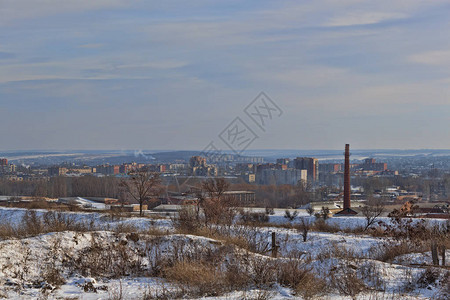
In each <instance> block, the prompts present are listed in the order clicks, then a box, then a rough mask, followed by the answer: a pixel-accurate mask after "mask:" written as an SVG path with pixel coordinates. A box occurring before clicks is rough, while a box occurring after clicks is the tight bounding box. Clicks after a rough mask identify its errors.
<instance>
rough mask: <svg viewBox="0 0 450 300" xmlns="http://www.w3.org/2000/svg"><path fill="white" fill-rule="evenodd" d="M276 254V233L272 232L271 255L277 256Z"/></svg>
mask: <svg viewBox="0 0 450 300" xmlns="http://www.w3.org/2000/svg"><path fill="white" fill-rule="evenodd" d="M277 255H278V246H277V241H276V234H275V232H272V257H275V258H276V257H277Z"/></svg>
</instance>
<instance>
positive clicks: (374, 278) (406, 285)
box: [0, 208, 450, 299]
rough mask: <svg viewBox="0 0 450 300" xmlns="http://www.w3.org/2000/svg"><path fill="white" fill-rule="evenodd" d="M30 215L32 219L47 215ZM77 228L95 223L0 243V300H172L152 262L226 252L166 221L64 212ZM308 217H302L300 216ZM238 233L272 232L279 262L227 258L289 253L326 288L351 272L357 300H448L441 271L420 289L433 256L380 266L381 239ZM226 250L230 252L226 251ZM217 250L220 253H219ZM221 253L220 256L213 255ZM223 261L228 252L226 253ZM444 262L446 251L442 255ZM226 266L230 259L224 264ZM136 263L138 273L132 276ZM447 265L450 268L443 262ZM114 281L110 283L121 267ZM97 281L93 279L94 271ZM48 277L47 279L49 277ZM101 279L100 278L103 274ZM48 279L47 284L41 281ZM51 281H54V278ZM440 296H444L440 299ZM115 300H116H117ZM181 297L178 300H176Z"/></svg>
mask: <svg viewBox="0 0 450 300" xmlns="http://www.w3.org/2000/svg"><path fill="white" fill-rule="evenodd" d="M26 212H27V210H26V209H18V208H0V223H3V224H5V223H9V224H12V225H19V224H20V222H21V220H22V218H23V216H24V215H25V213H26ZM46 212H47V211H45V210H36V214H37V215H38V216H42V215H44V214H45V213H46ZM64 214H66V215H67V216H71V217H72V218H73V219H74V220H76V221H77V222H86V223H93V224H95V227H96V231H94V232H74V231H65V232H54V233H47V234H42V235H38V236H34V237H28V238H22V239H7V240H3V241H0V297H4V298H8V299H38V298H45V297H48V298H50V299H144V297H145V296H146V297H147V299H150V298H151V297H150V296H149V295H151V296H152V297H153V298H154V299H156V298H159V297H163V296H165V297H168V298H172V297H170V295H172V296H173V295H176V294H171V292H172V291H176V290H177V289H178V287H179V286H178V285H177V284H175V283H173V282H170V281H167V280H166V279H164V278H160V277H154V276H153V271H152V270H154V268H155V266H154V265H155V263H156V262H157V261H158V260H159V259H162V258H168V259H172V260H173V259H180V258H178V256H181V257H184V256H187V257H195V256H198V255H200V254H201V255H216V253H217V252H215V251H219V250H221V249H222V250H223V249H225V248H224V247H225V246H226V245H225V244H224V242H223V241H219V240H215V239H211V238H207V237H201V236H194V235H185V234H175V233H174V229H173V226H172V222H171V220H170V219H150V218H138V217H135V218H121V219H114V218H112V217H111V216H110V215H108V214H101V213H88V212H64ZM302 215H303V216H305V217H306V213H305V214H302ZM270 221H272V222H274V223H276V224H280V223H286V222H289V221H288V220H287V219H286V218H284V211H281V210H280V211H276V212H275V214H274V215H273V216H270ZM327 222H330V223H331V224H338V225H339V226H341V227H342V228H344V227H345V226H350V227H355V226H360V225H362V224H364V220H363V219H362V218H355V217H352V218H343V217H339V218H330V219H329V220H328V221H327ZM120 225H133V226H134V227H135V228H137V229H139V230H140V231H141V232H140V233H139V234H138V235H137V236H134V235H131V234H130V233H118V232H115V231H114V229H115V228H118V226H120ZM149 228H157V229H159V230H160V231H161V230H162V231H163V232H165V233H164V234H161V233H160V234H158V235H149V234H144V233H143V232H144V231H145V230H146V229H149ZM246 230H247V229H246V228H244V230H242V227H236V228H235V232H236V235H245V234H247V235H248V236H252V237H253V238H255V239H256V240H258V241H261V242H262V243H264V242H265V243H267V244H268V245H269V244H270V237H271V233H272V232H276V236H277V242H278V245H279V251H278V255H279V256H278V258H277V259H274V258H271V257H270V252H267V253H265V254H264V255H261V254H256V253H252V252H247V251H245V250H243V249H241V248H238V247H237V246H231V247H234V248H233V249H234V250H233V251H234V253H236V254H235V255H239V253H240V254H241V255H243V256H245V257H247V258H246V259H250V258H251V257H256V258H260V259H263V260H270V261H273V262H275V263H276V264H279V263H282V262H286V261H289V259H291V258H290V257H292V256H293V255H294V254H295V253H296V254H297V256H296V259H300V260H301V261H302V263H304V264H305V268H308V269H311V271H312V272H313V273H314V274H316V276H318V278H320V279H323V280H325V281H327V282H329V281H328V280H330V278H331V277H330V276H332V275H331V274H335V275H333V276H338V275H339V274H340V273H339V272H344V274H345V273H346V272H347V273H348V272H354V273H355V274H357V276H359V278H363V280H364V283H365V284H366V285H367V286H368V287H369V289H367V290H365V291H363V292H361V293H360V294H359V295H358V299H431V298H434V299H446V298H445V297H446V296H445V295H444V294H443V292H444V291H443V288H445V287H440V284H441V283H440V282H439V280H443V278H444V276H445V275H444V274H445V270H444V269H441V271H440V275H439V276H438V281H437V282H435V283H433V284H426V285H420V284H418V283H417V282H419V277H420V276H421V275H422V274H423V273H424V271H425V268H424V267H423V266H421V265H423V264H425V265H430V264H431V254H430V253H429V252H426V253H410V254H404V255H400V256H398V257H396V258H395V259H394V260H393V261H392V263H387V262H381V261H378V260H375V259H374V257H372V252H371V250H372V249H376V248H381V247H382V246H383V245H384V243H385V242H386V238H381V237H371V236H367V235H354V234H346V233H343V232H339V233H326V232H309V234H308V237H307V241H306V242H303V237H302V235H301V233H300V232H298V231H296V230H294V229H287V228H280V227H270V226H268V227H258V228H250V229H248V230H247V231H246ZM226 249H228V250H227V251H230V249H229V248H226ZM222 250H221V251H222ZM218 253H220V252H218ZM226 253H228V254H226V256H227V255H229V253H230V252H226ZM447 257H450V252H449V251H447ZM230 259H231V258H230ZM136 264H138V265H139V271H135V269H134V268H136ZM447 264H448V262H447ZM123 265H125V266H126V267H123V268H124V273H123V274H122V275H120V276H112V274H113V273H111V276H108V275H107V274H109V273H108V272H117V270H116V268H117V266H123ZM102 268H104V270H103V271H102V272H103V273H102V274H103V275H102V276H98V275H97V273H98V271H99V269H102ZM127 268H128V269H127ZM55 270H57V273H58V274H59V275H60V276H62V277H64V283H62V284H61V285H60V286H59V287H56V286H55V285H54V284H50V283H49V281H50V279H48V278H53V277H49V276H50V275H51V274H53V273H52V272H55ZM49 274H50V275H49ZM105 274H106V275H105ZM46 278H47V279H46ZM53 279H54V278H53ZM443 295H444V296H443ZM119 296H121V297H122V298H120V297H119ZM177 297H180V295H177ZM257 298H260V299H264V298H265V299H300V298H301V297H300V296H299V295H297V296H295V295H294V291H293V290H292V289H290V288H287V287H282V286H280V285H279V284H277V283H275V284H273V285H272V286H271V287H270V288H269V289H268V290H263V289H260V288H257V287H256V286H250V287H248V288H247V289H245V290H237V291H233V292H227V293H225V294H224V295H221V296H215V297H204V298H203V299H257ZM321 298H323V299H350V298H349V297H348V296H344V295H343V294H342V293H339V292H338V291H336V290H332V291H328V292H327V293H326V295H322V296H321Z"/></svg>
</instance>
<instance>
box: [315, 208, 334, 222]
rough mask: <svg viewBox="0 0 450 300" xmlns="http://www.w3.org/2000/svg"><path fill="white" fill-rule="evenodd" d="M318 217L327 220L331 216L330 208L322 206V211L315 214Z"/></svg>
mask: <svg viewBox="0 0 450 300" xmlns="http://www.w3.org/2000/svg"><path fill="white" fill-rule="evenodd" d="M314 216H315V217H316V218H317V219H322V220H324V221H326V220H327V219H328V218H329V217H330V209H329V208H328V207H322V209H321V210H320V211H318V212H317V213H315V214H314Z"/></svg>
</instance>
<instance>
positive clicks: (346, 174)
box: [335, 144, 357, 216]
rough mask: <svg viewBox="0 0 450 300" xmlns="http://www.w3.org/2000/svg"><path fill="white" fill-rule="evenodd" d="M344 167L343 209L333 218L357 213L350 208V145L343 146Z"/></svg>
mask: <svg viewBox="0 0 450 300" xmlns="http://www.w3.org/2000/svg"><path fill="white" fill-rule="evenodd" d="M344 155H345V165H344V209H343V210H341V211H340V212H338V213H336V214H335V216H345V215H356V214H357V212H356V211H354V210H352V209H351V208H350V206H351V203H350V195H351V192H352V191H351V189H350V145H349V144H345V154H344Z"/></svg>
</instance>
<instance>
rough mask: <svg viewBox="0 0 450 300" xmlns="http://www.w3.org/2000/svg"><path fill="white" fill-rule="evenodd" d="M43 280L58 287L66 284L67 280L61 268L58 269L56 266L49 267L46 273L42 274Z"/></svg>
mask: <svg viewBox="0 0 450 300" xmlns="http://www.w3.org/2000/svg"><path fill="white" fill-rule="evenodd" d="M42 279H43V280H44V281H45V282H47V283H49V284H51V285H53V286H56V287H59V286H61V285H63V284H64V283H66V279H65V278H64V276H63V275H62V274H61V271H60V269H59V268H56V267H55V266H54V265H47V267H46V268H45V270H44V273H43V274H42Z"/></svg>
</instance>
